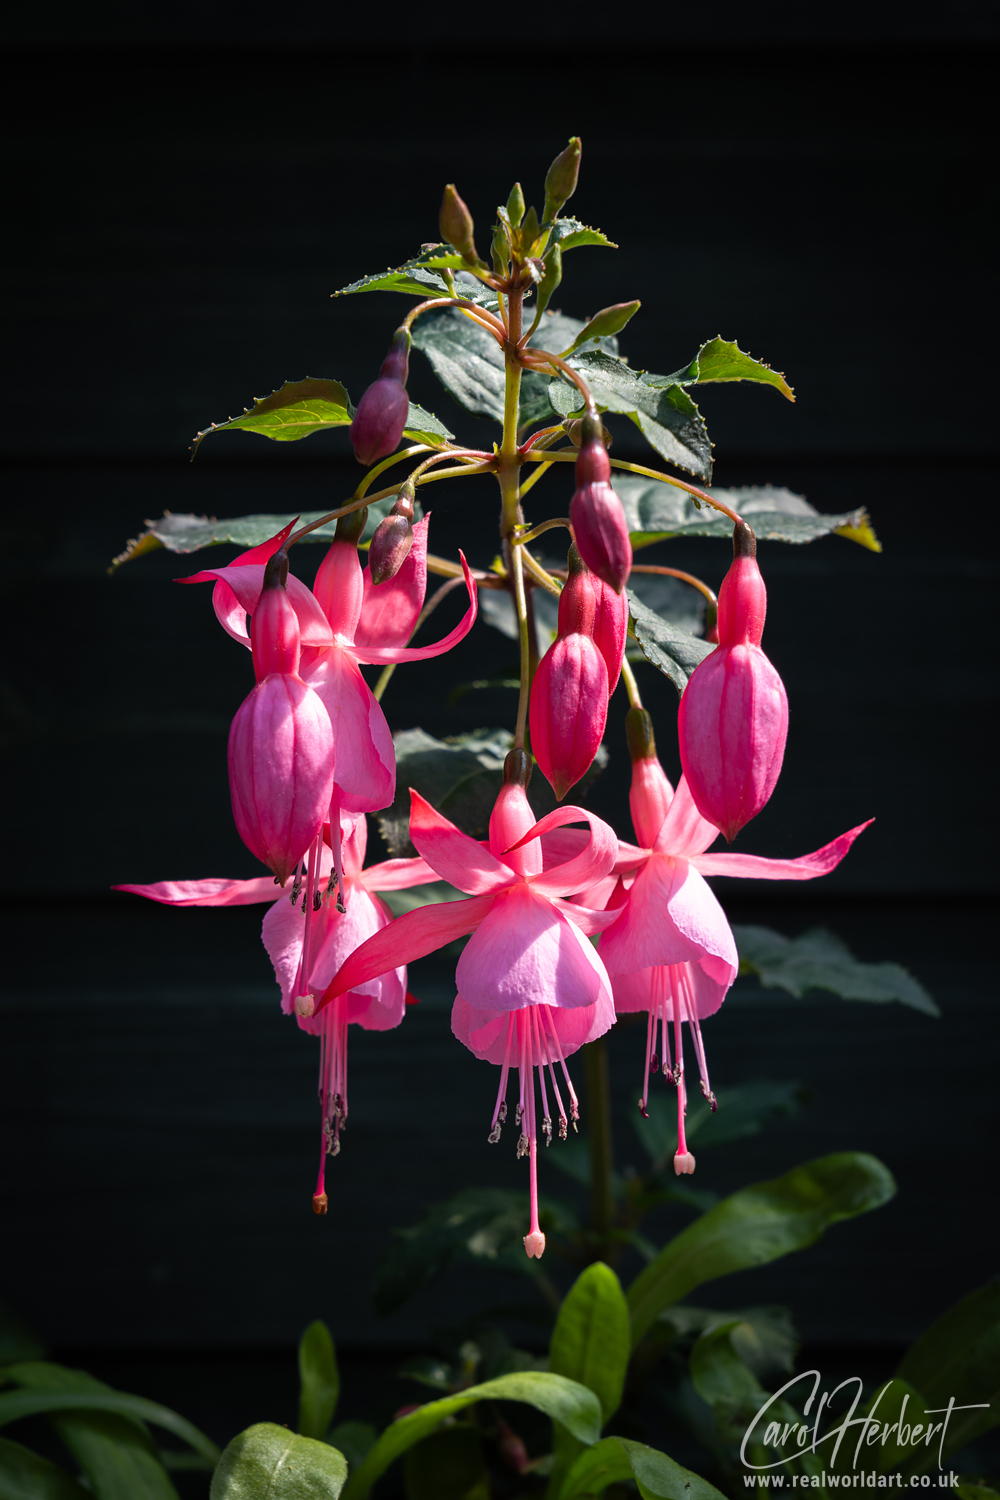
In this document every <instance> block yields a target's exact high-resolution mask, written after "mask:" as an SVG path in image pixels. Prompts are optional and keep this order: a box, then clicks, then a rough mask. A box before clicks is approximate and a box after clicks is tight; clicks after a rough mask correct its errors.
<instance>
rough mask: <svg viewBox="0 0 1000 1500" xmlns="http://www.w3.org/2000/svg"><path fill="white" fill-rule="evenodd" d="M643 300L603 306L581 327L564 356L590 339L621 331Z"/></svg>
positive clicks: (605, 336) (603, 337)
mask: <svg viewBox="0 0 1000 1500" xmlns="http://www.w3.org/2000/svg"><path fill="white" fill-rule="evenodd" d="M641 306H642V303H641V302H616V303H615V304H614V306H613V307H605V308H602V309H601V311H600V312H599V313H595V314H594V316H593V317H592V318H591V320H590V322H589V323H587V324H586V325H585V327H583V328H581V329H580V332H579V333H578V334H577V336H576V338H575V339H574V340H573V342H572V343H571V344H570V346H569V348H568V349H564V350H563V354H562V357H563V359H565V358H566V356H567V354H572V353H573V350H574V349H579V347H580V345H581V344H585V343H586V342H587V340H588V339H607V338H611V337H612V336H613V335H614V334H616V333H621V331H622V329H623V328H624V327H625V324H626V323H627V322H628V320H629V319H630V318H631V317H634V316H635V314H636V313H637V312H638V311H639V308H640V307H641Z"/></svg>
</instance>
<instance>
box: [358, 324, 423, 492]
mask: <svg viewBox="0 0 1000 1500" xmlns="http://www.w3.org/2000/svg"><path fill="white" fill-rule="evenodd" d="M409 358H410V332H409V329H407V328H399V329H397V330H396V332H395V334H394V335H393V339H392V344H391V346H390V348H389V353H388V354H387V355H386V357H385V359H384V360H383V361H382V369H381V371H380V372H379V378H378V379H377V380H376V381H374V382H373V384H372V385H370V386H369V387H368V389H367V390H366V391H365V393H364V395H363V396H362V397H361V400H360V401H359V402H358V406H357V410H356V411H355V413H354V420H353V421H352V422H351V442H352V444H353V445H354V456H355V458H356V459H357V460H358V463H359V464H364V465H365V467H366V468H367V467H368V466H369V465H370V464H374V463H377V462H378V460H379V459H380V458H388V456H389V454H390V453H394V452H395V451H396V449H397V448H398V447H399V444H400V440H401V439H402V436H403V431H404V429H405V427H406V418H407V414H408V412H409V409H410V398H409V397H408V396H407V394H406V380H407V375H408V372H409Z"/></svg>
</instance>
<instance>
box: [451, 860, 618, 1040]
mask: <svg viewBox="0 0 1000 1500" xmlns="http://www.w3.org/2000/svg"><path fill="white" fill-rule="evenodd" d="M455 977H456V980H457V982H458V987H459V989H460V990H461V992H462V994H463V995H464V996H465V997H466V999H467V1000H468V1001H469V1003H470V1005H473V1006H475V1007H476V1008H478V1009H480V1010H505V1011H506V1010H520V1009H522V1007H524V1006H526V1005H558V1006H562V1007H565V1008H567V1009H575V1008H576V1007H577V1006H580V1005H592V1004H593V1003H594V1001H595V1000H597V998H598V996H599V994H600V992H601V989H602V987H603V988H605V989H606V988H607V987H608V979H607V975H606V973H605V970H604V965H603V964H602V963H601V961H600V959H599V958H598V957H597V954H596V953H595V951H594V948H593V947H592V945H591V944H590V943H588V941H587V939H586V938H585V937H583V935H582V934H581V933H580V932H579V931H578V930H577V928H576V927H575V926H574V925H573V924H572V923H571V922H569V921H567V920H566V918H565V917H564V916H563V914H562V912H560V911H559V910H558V909H557V908H556V907H555V906H554V905H553V904H552V902H551V901H547V900H546V899H545V898H544V897H542V896H538V895H536V894H535V892H534V890H533V888H532V887H531V886H529V885H527V884H525V883H524V882H522V881H519V882H518V883H517V885H515V886H513V887H512V888H511V890H509V891H501V893H500V894H499V895H498V896H496V897H494V898H493V904H492V908H491V910H490V912H489V914H488V915H487V916H486V917H484V919H483V920H482V921H481V922H480V924H479V926H478V928H477V930H476V932H475V934H474V935H473V937H472V938H471V940H470V941H469V943H468V944H467V946H466V948H465V949H464V951H463V953H462V956H461V958H460V959H459V961H458V969H457V972H456V975H455Z"/></svg>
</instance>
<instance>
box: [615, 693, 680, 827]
mask: <svg viewBox="0 0 1000 1500" xmlns="http://www.w3.org/2000/svg"><path fill="white" fill-rule="evenodd" d="M625 737H626V739H627V740H628V753H629V755H630V756H631V759H632V785H631V788H630V789H629V794H628V801H629V809H630V811H631V813H632V827H633V828H634V829H635V833H636V837H637V839H638V840H639V843H640V845H641V847H642V848H644V849H652V847H653V845H654V844H655V843H656V836H657V834H658V833H659V831H660V829H661V828H662V827H663V820H664V818H665V817H666V816H667V813H668V811H669V810H670V804H671V802H672V801H673V800H674V789H673V787H672V786H671V785H670V782H669V781H668V780H667V778H666V774H665V773H664V770H663V767H662V766H661V765H660V762H659V760H658V759H657V755H656V740H655V739H654V737H653V721H652V719H651V718H650V717H649V714H648V713H647V712H646V710H645V709H644V708H630V709H629V711H628V713H627V714H626V715H625Z"/></svg>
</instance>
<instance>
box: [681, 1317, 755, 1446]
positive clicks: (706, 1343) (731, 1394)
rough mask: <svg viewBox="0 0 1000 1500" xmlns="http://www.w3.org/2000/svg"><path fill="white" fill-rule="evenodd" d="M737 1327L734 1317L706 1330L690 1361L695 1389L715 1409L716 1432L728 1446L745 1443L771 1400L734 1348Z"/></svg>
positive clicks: (692, 1352)
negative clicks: (743, 1439) (768, 1399)
mask: <svg viewBox="0 0 1000 1500" xmlns="http://www.w3.org/2000/svg"><path fill="white" fill-rule="evenodd" d="M737 1326H738V1323H737V1320H736V1319H735V1318H733V1319H730V1320H727V1321H726V1322H723V1323H720V1324H718V1325H717V1326H715V1327H713V1328H710V1329H706V1331H705V1332H704V1333H703V1334H702V1335H701V1337H700V1338H698V1339H697V1340H696V1341H695V1345H694V1348H693V1349H692V1350H691V1358H690V1370H691V1379H692V1381H693V1382H694V1388H695V1390H696V1391H697V1392H698V1395H699V1396H700V1397H701V1399H702V1400H703V1401H705V1402H707V1404H708V1405H709V1406H710V1407H711V1408H712V1415H713V1417H714V1419H715V1430H716V1432H717V1433H718V1435H719V1438H720V1440H721V1441H722V1442H723V1443H724V1444H726V1445H731V1444H738V1443H739V1442H740V1441H741V1439H742V1437H743V1435H744V1434H745V1433H746V1431H747V1427H748V1425H749V1424H750V1423H751V1422H753V1419H754V1417H755V1416H756V1414H757V1412H758V1411H759V1410H760V1408H761V1406H762V1405H763V1403H764V1402H765V1401H766V1400H767V1396H766V1394H765V1393H764V1392H763V1391H762V1390H761V1388H760V1386H759V1384H758V1383H757V1379H756V1377H755V1376H754V1374H753V1373H752V1371H750V1370H749V1369H748V1368H747V1366H746V1365H745V1364H744V1363H743V1361H742V1359H740V1357H739V1355H738V1354H737V1352H736V1349H735V1347H734V1345H733V1340H732V1337H731V1335H732V1332H733V1330H734V1329H735V1328H736V1327H737Z"/></svg>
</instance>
